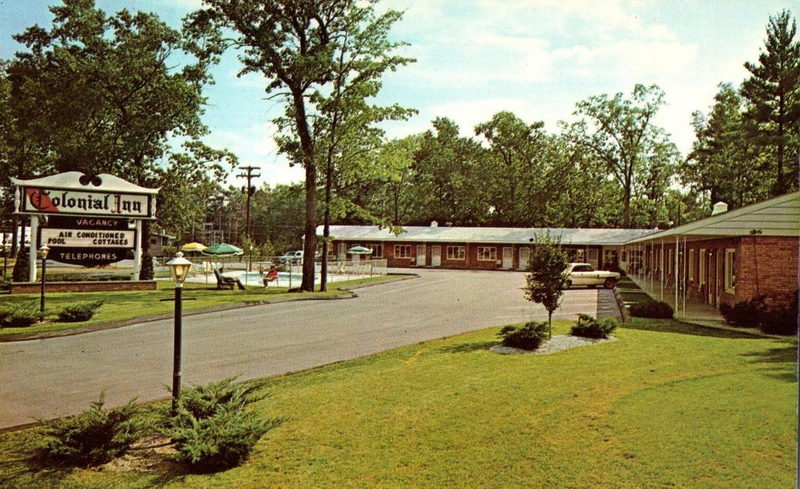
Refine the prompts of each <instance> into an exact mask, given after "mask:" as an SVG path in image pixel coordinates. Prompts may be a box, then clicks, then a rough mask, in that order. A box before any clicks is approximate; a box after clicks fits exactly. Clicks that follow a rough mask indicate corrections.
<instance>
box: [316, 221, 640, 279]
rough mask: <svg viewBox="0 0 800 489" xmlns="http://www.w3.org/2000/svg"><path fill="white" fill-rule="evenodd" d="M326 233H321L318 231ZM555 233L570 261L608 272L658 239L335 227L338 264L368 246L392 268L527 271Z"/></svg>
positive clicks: (570, 232) (571, 232) (589, 232)
mask: <svg viewBox="0 0 800 489" xmlns="http://www.w3.org/2000/svg"><path fill="white" fill-rule="evenodd" d="M318 232H319V233H320V234H321V233H322V231H321V228H320V230H319V231H318ZM543 232H549V233H550V235H551V236H556V237H560V238H561V244H562V245H563V246H564V248H565V249H566V251H567V254H568V256H569V259H570V261H574V262H586V263H591V264H592V265H594V266H595V267H596V268H607V267H609V266H611V265H612V263H613V262H617V261H618V258H619V250H620V249H621V247H622V245H623V244H624V243H626V242H628V241H629V240H631V239H634V238H639V237H642V236H646V235H648V234H652V233H653V232H655V231H653V230H646V229H555V228H554V229H541V228H491V227H449V226H448V227H439V226H437V225H436V223H433V224H432V225H431V226H407V227H404V228H403V232H401V233H400V234H398V235H395V234H393V233H391V232H390V231H389V230H388V229H385V228H384V229H379V228H378V227H377V226H331V237H332V238H333V246H332V247H331V251H332V254H333V257H332V258H333V259H334V260H340V261H342V260H350V259H353V258H356V259H357V258H358V256H357V255H356V256H351V255H349V254H348V252H347V250H348V249H350V248H352V247H354V246H363V247H366V248H369V249H371V250H372V258H375V259H385V260H386V261H387V265H388V266H389V267H401V268H402V267H434V268H465V269H480V270H524V269H525V268H526V267H527V263H528V257H529V253H530V243H531V239H532V238H533V237H534V236H536V235H537V234H540V233H543Z"/></svg>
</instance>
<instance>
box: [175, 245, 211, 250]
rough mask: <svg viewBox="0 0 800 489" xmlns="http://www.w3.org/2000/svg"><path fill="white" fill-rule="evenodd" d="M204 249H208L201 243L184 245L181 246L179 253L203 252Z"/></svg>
mask: <svg viewBox="0 0 800 489" xmlns="http://www.w3.org/2000/svg"><path fill="white" fill-rule="evenodd" d="M206 248H208V247H207V246H206V245H204V244H203V243H186V244H185V245H183V246H181V251H203V250H204V249H206Z"/></svg>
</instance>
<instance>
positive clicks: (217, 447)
mask: <svg viewBox="0 0 800 489" xmlns="http://www.w3.org/2000/svg"><path fill="white" fill-rule="evenodd" d="M256 389H257V386H255V385H253V384H233V379H225V380H222V381H219V382H212V383H210V384H208V385H206V386H197V387H195V388H193V389H187V390H185V391H183V392H181V398H180V401H179V403H178V412H177V414H176V416H175V417H174V418H169V419H167V420H166V423H165V424H166V427H165V428H164V429H163V432H164V434H165V435H167V436H169V437H170V438H172V440H173V441H175V448H176V450H177V454H176V456H175V458H176V459H177V460H178V461H179V462H182V463H186V464H188V465H189V466H191V467H192V468H193V469H194V470H195V471H199V472H213V471H219V470H225V469H228V468H231V467H235V466H237V465H239V464H241V463H242V462H243V461H244V460H246V459H247V457H248V456H249V455H250V452H251V451H252V449H253V447H254V446H255V444H256V443H257V442H258V440H259V438H261V437H262V436H263V435H264V434H265V433H266V432H267V431H269V430H271V429H272V428H274V427H276V426H278V425H279V424H280V423H281V422H282V420H280V419H277V418H269V419H263V418H261V417H260V416H259V415H258V413H256V412H254V411H247V410H246V407H247V406H248V405H249V404H250V403H252V402H255V401H258V400H261V399H263V398H264V396H263V395H258V394H257V393H256V392H255V391H256Z"/></svg>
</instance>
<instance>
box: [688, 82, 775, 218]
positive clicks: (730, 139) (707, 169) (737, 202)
mask: <svg viewBox="0 0 800 489" xmlns="http://www.w3.org/2000/svg"><path fill="white" fill-rule="evenodd" d="M743 108H744V101H743V100H742V98H741V97H740V96H739V93H738V92H737V91H736V90H735V89H734V88H733V86H732V85H731V84H720V86H719V91H718V92H717V94H716V95H715V97H714V105H713V106H712V108H711V111H710V113H709V114H708V115H707V116H706V115H705V114H703V113H702V112H700V111H697V112H695V113H694V114H693V115H692V125H693V126H694V130H695V137H696V139H695V142H694V143H693V144H692V151H691V153H689V156H688V158H687V159H686V161H685V162H683V163H682V165H681V174H682V179H683V180H684V182H686V183H688V184H689V185H691V186H692V187H693V188H694V189H696V190H698V191H700V192H707V193H708V195H709V198H710V203H712V204H713V203H715V202H719V201H724V202H726V203H728V204H729V205H730V206H731V207H732V208H738V207H742V206H743V205H747V204H751V203H754V202H757V201H759V200H763V199H764V198H766V197H767V196H768V195H769V185H768V184H767V182H768V181H769V180H768V179H764V178H762V172H761V171H759V166H760V165H759V163H760V161H761V157H760V155H759V152H758V149H757V147H756V144H755V143H754V142H753V140H752V138H750V137H749V136H748V134H749V133H750V132H751V130H752V128H748V125H749V124H750V123H749V121H748V120H747V119H746V118H745V116H744V114H743Z"/></svg>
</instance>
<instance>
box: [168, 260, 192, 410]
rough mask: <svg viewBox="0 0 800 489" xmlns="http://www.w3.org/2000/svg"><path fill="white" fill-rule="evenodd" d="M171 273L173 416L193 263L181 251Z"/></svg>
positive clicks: (176, 400) (170, 266) (170, 263)
mask: <svg viewBox="0 0 800 489" xmlns="http://www.w3.org/2000/svg"><path fill="white" fill-rule="evenodd" d="M166 265H167V267H169V273H170V275H171V276H172V280H173V281H174V282H175V335H174V339H175V343H174V348H173V363H172V415H173V416H175V414H176V413H177V412H178V399H180V396H181V330H182V329H183V282H184V281H185V280H186V275H188V274H189V269H190V268H191V267H192V262H190V261H189V260H187V259H186V258H184V257H183V253H181V252H180V251H179V252H177V253H175V258H173V259H172V260H170V261H168V262H167V263H166Z"/></svg>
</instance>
